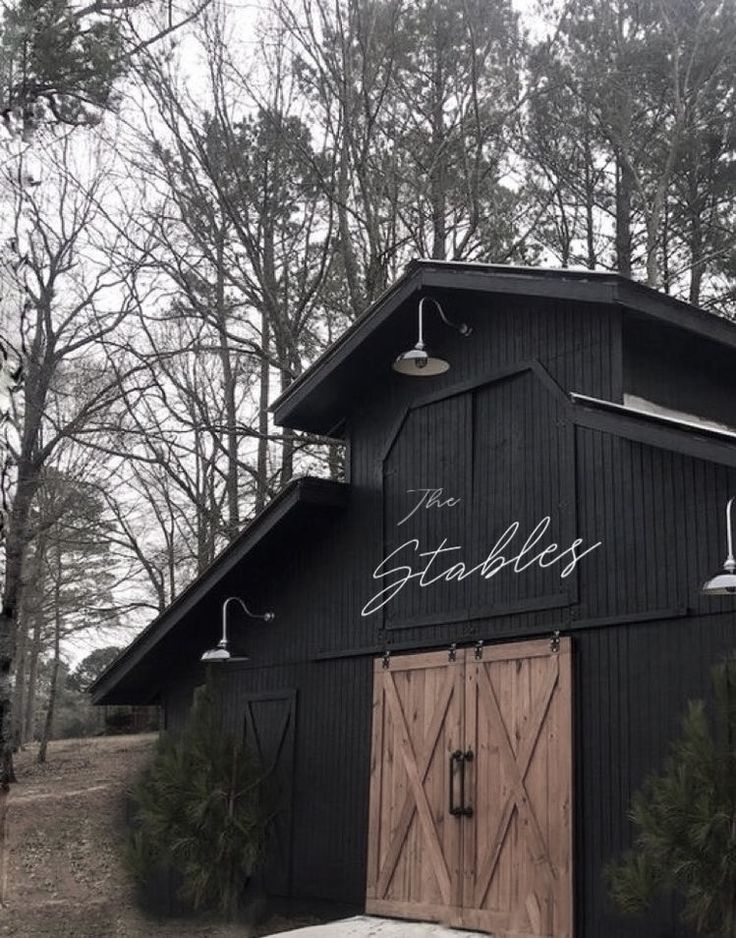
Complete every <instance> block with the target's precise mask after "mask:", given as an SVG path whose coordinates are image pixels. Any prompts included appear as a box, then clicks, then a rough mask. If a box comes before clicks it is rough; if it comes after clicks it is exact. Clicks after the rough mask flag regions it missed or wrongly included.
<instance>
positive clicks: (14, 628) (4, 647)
mask: <svg viewBox="0 0 736 938" xmlns="http://www.w3.org/2000/svg"><path fill="white" fill-rule="evenodd" d="M37 487H38V479H37V476H36V474H35V472H34V469H33V466H32V463H31V461H30V460H26V459H23V458H21V460H19V464H18V482H17V486H16V493H15V498H14V500H13V505H12V508H11V511H10V523H9V524H8V533H7V537H6V540H5V589H4V591H3V598H2V609H0V788H2V789H4V790H7V788H8V786H9V785H10V783H11V782H14V781H15V772H14V770H13V716H12V712H13V664H14V661H15V653H16V642H17V633H18V619H17V616H18V605H19V603H20V600H21V594H22V572H23V553H24V549H25V544H26V543H27V540H28V519H29V516H30V510H31V501H32V499H33V496H34V494H35V491H36V489H37Z"/></svg>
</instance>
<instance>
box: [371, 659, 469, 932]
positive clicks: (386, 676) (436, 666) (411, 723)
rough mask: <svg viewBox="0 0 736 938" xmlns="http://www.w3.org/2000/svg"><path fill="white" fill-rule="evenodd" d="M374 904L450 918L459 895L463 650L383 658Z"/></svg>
mask: <svg viewBox="0 0 736 938" xmlns="http://www.w3.org/2000/svg"><path fill="white" fill-rule="evenodd" d="M373 686H374V698H373V744H372V756H371V805H370V822H369V853H368V876H367V897H366V898H367V901H366V910H367V911H368V912H370V913H374V914H379V915H395V916H400V917H412V916H413V915H416V917H417V918H423V919H428V918H429V919H434V920H436V921H447V922H449V921H452V920H453V918H454V917H455V913H456V912H457V907H458V906H459V905H460V904H461V900H462V896H461V889H462V880H461V871H460V864H461V853H460V851H461V840H460V838H461V830H460V823H459V818H458V817H456V816H454V815H451V814H450V812H449V810H448V806H449V804H450V800H451V798H452V797H453V796H457V787H458V780H457V777H456V775H457V772H456V761H455V760H453V753H454V752H455V751H456V750H457V749H458V748H459V747H460V746H462V732H463V719H464V715H463V708H464V655H463V654H458V656H457V660H454V661H449V660H448V653H447V652H446V651H443V652H432V653H428V654H421V655H407V656H405V657H401V656H399V657H395V658H394V657H392V658H391V661H390V667H388V668H384V667H383V663H382V662H381V661H377V662H376V663H375V673H374V685H373Z"/></svg>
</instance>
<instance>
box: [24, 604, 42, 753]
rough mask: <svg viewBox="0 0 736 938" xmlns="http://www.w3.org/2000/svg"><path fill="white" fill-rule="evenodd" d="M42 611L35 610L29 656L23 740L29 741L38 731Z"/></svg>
mask: <svg viewBox="0 0 736 938" xmlns="http://www.w3.org/2000/svg"><path fill="white" fill-rule="evenodd" d="M41 625H42V618H41V611H40V609H34V610H33V638H32V640H31V645H30V649H29V656H28V685H27V687H26V708H25V713H24V715H23V729H22V732H21V740H22V741H23V742H24V743H27V742H28V741H29V740H31V739H33V736H34V734H35V731H36V687H37V684H38V659H39V656H40V654H41Z"/></svg>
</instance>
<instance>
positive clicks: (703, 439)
mask: <svg viewBox="0 0 736 938" xmlns="http://www.w3.org/2000/svg"><path fill="white" fill-rule="evenodd" d="M570 400H571V401H572V402H573V404H574V405H575V411H574V422H575V424H576V425H577V426H580V427H584V428H586V429H589V430H600V431H602V432H604V433H613V434H616V435H618V436H623V437H625V438H626V439H630V440H633V441H635V442H638V443H643V444H645V445H648V446H656V447H658V448H660V449H669V450H671V451H672V452H677V453H681V454H683V455H686V456H692V457H693V458H695V459H705V460H706V461H709V462H715V463H719V464H721V465H726V466H733V467H736V433H730V432H729V431H728V430H721V429H719V428H717V427H708V426H702V425H700V424H696V423H694V422H693V421H688V420H682V419H680V418H678V417H671V416H669V415H665V414H655V413H651V412H649V411H645V410H642V409H640V408H636V407H628V406H626V405H625V404H616V403H614V402H613V401H605V400H601V399H599V398H595V397H588V396H587V395H585V394H576V393H571V394H570Z"/></svg>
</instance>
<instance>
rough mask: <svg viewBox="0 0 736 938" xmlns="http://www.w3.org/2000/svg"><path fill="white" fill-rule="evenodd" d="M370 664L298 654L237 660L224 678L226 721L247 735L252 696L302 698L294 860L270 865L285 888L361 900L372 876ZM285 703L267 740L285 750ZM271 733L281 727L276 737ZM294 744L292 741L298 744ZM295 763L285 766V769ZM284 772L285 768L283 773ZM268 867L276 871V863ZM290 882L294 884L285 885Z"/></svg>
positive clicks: (292, 753)
mask: <svg viewBox="0 0 736 938" xmlns="http://www.w3.org/2000/svg"><path fill="white" fill-rule="evenodd" d="M371 668H372V663H371V661H370V659H368V658H352V659H344V660H341V661H339V662H331V663H329V664H320V663H312V664H307V663H294V664H292V665H284V666H275V667H265V668H261V667H255V666H246V667H239V666H232V667H231V668H229V669H227V670H226V669H222V670H221V671H219V672H216V674H218V675H220V676H221V678H222V682H223V683H222V689H223V699H224V707H225V720H226V725H227V726H228V728H229V729H230V731H231V732H233V733H237V734H238V735H239V736H241V737H242V736H243V735H246V738H247V733H246V732H245V730H246V726H247V725H252V704H253V701H256V702H259V703H261V704H262V702H263V700H264V698H265V697H269V698H271V699H272V700H278V699H279V698H280V699H281V700H285V699H286V698H288V697H292V698H293V701H294V708H293V718H294V720H295V724H294V726H295V730H296V732H295V734H294V738H293V749H286V750H282V752H281V753H280V754H278V755H279V758H280V759H286V760H287V761H288V762H289V763H290V768H291V770H292V773H293V776H292V777H293V783H292V786H291V789H290V791H288V792H285V794H286V795H287V797H290V799H291V804H290V805H288V804H285V805H284V808H285V809H286V810H287V811H288V813H289V814H290V818H289V823H288V828H287V827H285V826H282V828H281V830H280V831H279V835H280V836H286V835H287V833H288V834H289V835H290V844H289V846H290V848H291V857H290V864H289V868H288V869H285V868H283V867H282V868H281V869H277V868H276V867H275V865H274V867H273V868H272V870H271V873H270V879H269V886H270V888H271V889H272V890H273V891H274V892H275V893H276V894H284V893H287V894H289V893H290V894H291V895H294V896H296V897H315V898H320V899H332V900H334V901H341V902H352V903H354V904H356V905H360V904H361V902H362V898H363V892H364V883H365V829H366V827H367V818H368V766H367V763H366V759H367V758H368V756H367V753H366V748H365V740H366V739H369V738H370V718H371ZM283 715H284V709H283V708H282V709H281V711H280V713H279V714H278V715H277V714H276V712H275V711H274V713H273V716H274V717H275V718H274V719H267V720H265V721H263V722H262V723H261V724H260V734H261V745H262V746H263V747H264V748H265V749H266V750H269V751H271V752H272V753H274V754H276V753H275V752H274V750H276V749H277V748H278V745H279V742H280V739H281V737H282V734H283V729H284V724H283ZM269 733H270V734H272V735H270V736H269ZM289 745H291V744H289ZM288 767H289V766H282V768H283V770H286V769H287V768H288ZM276 774H279V773H278V772H277V773H276ZM267 875H268V871H267ZM285 881H288V884H289V888H288V889H284V888H283V887H284V883H285Z"/></svg>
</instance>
